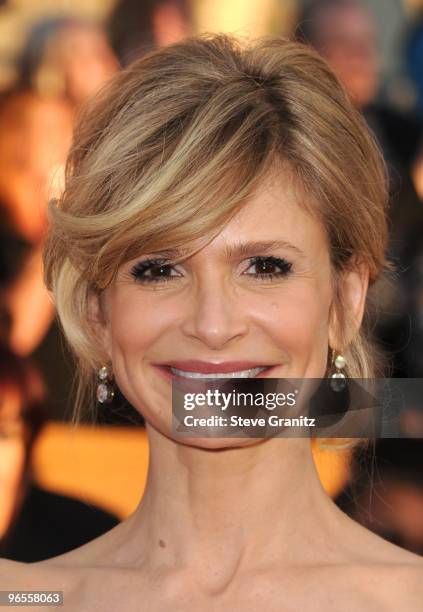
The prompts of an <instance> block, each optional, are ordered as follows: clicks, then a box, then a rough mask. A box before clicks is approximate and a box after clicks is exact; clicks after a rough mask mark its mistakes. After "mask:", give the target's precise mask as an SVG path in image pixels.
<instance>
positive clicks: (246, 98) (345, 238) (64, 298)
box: [45, 35, 387, 421]
mask: <svg viewBox="0 0 423 612" xmlns="http://www.w3.org/2000/svg"><path fill="white" fill-rule="evenodd" d="M278 161H280V162H281V163H282V165H284V166H285V167H288V168H289V169H290V171H291V176H293V177H295V182H296V183H298V185H300V187H301V190H302V192H303V193H304V194H305V197H304V199H303V200H302V201H304V202H305V205H306V206H307V207H308V209H309V210H310V212H312V213H313V214H314V215H315V216H316V217H318V218H319V219H320V221H321V222H322V223H323V225H324V227H325V228H326V231H327V235H328V240H329V244H330V253H331V261H332V267H333V270H334V273H335V275H336V276H337V277H338V278H340V276H339V274H338V273H342V271H344V270H346V269H347V268H348V267H349V266H351V265H354V263H356V262H357V261H360V262H363V263H364V264H365V265H366V266H367V267H368V269H369V273H370V282H371V283H373V282H374V281H375V279H376V278H377V277H378V275H379V273H380V272H381V270H382V269H383V267H384V265H385V264H386V261H385V247H386V241H387V223H386V206H387V186H386V184H387V181H386V172H385V168H384V164H383V161H382V158H381V155H380V152H379V150H378V147H377V146H376V144H375V142H374V140H373V138H372V137H371V135H370V133H369V131H368V129H367V128H366V126H365V124H364V122H363V119H362V118H361V116H360V115H359V113H358V112H357V111H356V110H355V109H354V107H353V105H352V103H351V102H350V100H349V97H348V95H347V94H346V93H345V91H344V89H343V88H342V86H341V85H340V84H339V82H338V81H337V79H336V77H335V76H334V74H333V73H332V71H331V70H330V69H329V67H328V66H327V64H326V63H325V62H324V60H323V59H321V58H320V56H319V55H317V53H315V52H314V51H312V50H310V49H309V48H307V47H306V46H304V45H301V44H299V43H296V42H291V41H288V40H285V39H282V38H262V39H259V40H258V41H254V42H250V43H248V42H243V41H240V40H237V39H235V38H234V37H232V36H227V35H206V36H201V37H196V38H192V39H189V40H186V41H184V42H181V43H178V44H175V45H172V46H170V47H168V48H165V49H162V50H159V51H157V52H155V53H152V54H150V55H147V56H145V57H144V58H142V59H141V60H138V61H136V62H135V63H133V64H132V65H130V66H129V67H128V68H127V69H126V70H124V71H123V72H121V73H120V74H118V75H117V76H116V77H115V78H113V79H112V80H111V81H110V83H109V84H108V85H107V86H106V88H105V89H104V90H103V91H102V92H101V94H100V95H99V96H98V97H97V99H96V100H95V101H94V102H93V103H92V104H91V105H90V106H89V107H88V108H87V109H86V110H85V112H84V113H83V115H82V116H81V118H80V121H79V123H78V126H77V128H76V131H75V139H74V144H73V147H72V150H71V152H70V155H69V159H68V164H67V176H66V188H65V191H64V193H63V196H62V198H61V199H60V201H58V202H56V203H55V204H53V205H51V207H50V221H51V225H50V234H49V238H48V242H47V247H46V251H45V275H46V283H47V286H48V287H49V288H50V289H51V290H52V291H53V294H54V298H55V302H56V306H57V310H58V314H59V317H60V320H61V323H62V326H63V329H64V333H65V335H66V337H67V339H68V341H69V343H70V345H71V347H72V349H73V351H74V353H75V355H76V358H77V360H78V370H79V374H80V381H79V393H78V401H77V406H76V409H75V411H74V419H75V420H76V421H77V420H78V419H79V417H80V408H81V403H82V402H83V390H84V389H89V388H90V387H89V383H90V381H91V383H92V381H93V374H94V372H95V370H96V369H97V368H99V367H100V366H101V365H103V364H104V363H105V361H107V357H106V355H104V352H103V348H102V346H100V343H99V341H98V338H97V336H96V333H95V330H94V327H93V324H92V321H90V318H89V315H88V313H89V300H90V296H92V295H96V294H97V295H101V292H102V291H103V290H104V289H105V288H106V287H107V286H108V285H110V283H111V282H112V281H113V278H114V276H115V274H116V272H117V270H118V268H119V266H120V265H121V264H122V263H124V262H126V261H129V260H130V259H132V258H135V257H137V256H138V255H139V254H141V253H142V252H145V253H146V252H148V253H151V252H154V251H159V250H160V251H161V250H165V249H169V248H175V247H186V245H187V244H193V243H194V242H195V241H197V242H198V241H200V242H201V241H204V239H205V237H206V235H207V236H210V234H211V233H212V234H213V233H215V234H216V233H217V232H218V231H219V230H220V229H221V228H222V227H223V226H224V225H225V224H226V223H227V222H228V220H229V219H230V218H231V217H232V216H233V215H234V214H235V213H236V212H237V211H238V210H239V209H240V207H241V206H242V205H243V204H244V203H245V201H246V198H247V197H248V196H249V194H251V192H252V190H253V189H254V187H255V185H257V183H258V181H260V180H261V179H262V178H263V177H264V176H265V174H266V173H268V172H269V170H270V169H271V168H273V169H274V168H275V167H278V166H279V167H281V164H279V165H278ZM281 215H283V212H281ZM335 293H336V296H335V297H336V302H337V306H338V308H337V312H338V319H339V323H340V327H341V328H342V329H344V330H346V328H347V327H348V312H347V309H346V308H345V307H344V306H343V304H342V300H343V294H342V286H341V284H340V283H336V284H335ZM344 355H345V357H346V360H347V364H348V374H349V375H350V376H354V377H362V378H365V377H371V376H372V375H374V362H373V359H372V351H371V349H370V344H369V341H368V338H367V336H366V331H365V330H364V329H361V330H360V332H359V333H358V334H357V335H356V336H355V337H354V339H353V340H352V341H351V342H350V344H349V346H348V347H347V348H346V350H345V351H344Z"/></svg>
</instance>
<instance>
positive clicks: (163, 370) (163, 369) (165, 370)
mask: <svg viewBox="0 0 423 612" xmlns="http://www.w3.org/2000/svg"><path fill="white" fill-rule="evenodd" d="M154 367H155V368H156V369H157V370H158V371H159V372H160V374H161V375H162V376H164V377H165V378H167V380H187V381H189V380H194V381H195V380H198V379H196V378H186V377H185V376H178V375H177V374H174V373H173V372H172V370H171V369H170V367H169V366H162V365H155V366H154ZM278 367H280V366H279V365H275V366H270V367H268V368H266V369H265V370H263V371H262V372H259V374H257V375H256V376H251V377H248V378H268V377H269V378H270V377H272V373H274V370H275V369H276V368H278ZM228 378H231V376H228ZM248 378H247V379H243V380H248ZM207 380H210V381H215V380H219V379H218V378H208V379H207ZM220 380H221V379H220Z"/></svg>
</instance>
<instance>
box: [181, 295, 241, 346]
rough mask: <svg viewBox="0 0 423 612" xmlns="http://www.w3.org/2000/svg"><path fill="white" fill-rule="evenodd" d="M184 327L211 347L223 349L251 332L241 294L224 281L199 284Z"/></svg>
mask: <svg viewBox="0 0 423 612" xmlns="http://www.w3.org/2000/svg"><path fill="white" fill-rule="evenodd" d="M182 330H183V332H184V334H186V335H187V336H189V337H191V338H195V339H197V340H199V341H200V342H201V343H203V344H204V345H206V346H207V348H209V349H211V350H219V349H223V348H224V347H226V345H227V344H228V343H230V342H231V341H233V340H235V339H236V338H241V337H243V336H245V334H246V333H247V331H248V322H247V317H246V316H245V314H243V309H242V301H241V297H240V296H238V295H236V294H235V292H234V290H231V288H229V287H226V289H225V287H224V286H223V283H214V284H213V285H211V284H209V285H208V286H207V287H205V286H202V287H199V288H198V289H197V292H196V295H195V296H193V299H192V301H191V308H190V309H189V315H188V316H187V317H186V319H185V320H184V322H183V325H182Z"/></svg>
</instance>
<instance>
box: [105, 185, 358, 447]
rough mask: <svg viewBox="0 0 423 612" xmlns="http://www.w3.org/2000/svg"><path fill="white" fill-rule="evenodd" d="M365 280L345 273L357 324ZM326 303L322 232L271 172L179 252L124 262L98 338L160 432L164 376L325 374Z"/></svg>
mask: <svg viewBox="0 0 423 612" xmlns="http://www.w3.org/2000/svg"><path fill="white" fill-rule="evenodd" d="M365 287H366V283H365V278H364V277H362V276H360V275H359V274H358V273H355V274H353V273H351V275H350V278H349V282H348V283H347V292H349V297H350V298H351V304H352V307H353V309H354V312H355V313H356V315H357V321H358V323H357V324H359V320H361V314H362V313H361V310H362V306H363V301H364V299H363V298H364V294H365ZM332 301H333V276H332V270H331V266H330V255H329V250H328V242H327V238H326V235H325V230H324V228H323V226H322V225H321V224H320V223H319V222H318V221H316V220H315V219H314V218H312V217H311V216H310V215H309V214H307V213H306V212H305V211H304V209H303V208H302V207H301V206H300V205H299V204H298V202H297V200H296V196H295V194H294V191H293V190H292V189H291V188H290V181H289V179H287V180H286V181H284V180H283V178H278V179H276V178H275V179H272V180H271V181H267V182H266V183H263V184H262V186H261V187H260V188H259V189H258V190H257V191H256V193H255V195H254V196H252V197H251V199H250V200H249V202H248V203H247V204H246V205H245V206H244V207H243V208H242V210H241V211H240V212H239V213H238V214H237V215H236V216H235V217H233V219H232V220H231V221H230V222H229V223H228V224H227V225H226V226H225V227H224V229H223V230H222V231H221V232H220V233H219V234H218V235H217V236H216V237H215V238H214V239H212V240H211V241H210V242H209V243H208V244H207V245H206V246H205V247H204V248H202V249H201V250H198V251H197V252H196V253H195V254H194V255H193V256H191V257H189V258H188V259H185V260H184V261H182V262H181V263H177V264H174V265H173V264H171V263H169V254H166V253H154V254H146V255H143V256H142V257H140V258H139V259H137V260H134V261H131V262H129V263H127V264H125V265H123V266H122V268H121V269H120V270H119V273H118V276H117V279H116V281H115V282H114V284H113V285H112V287H111V288H110V289H109V290H108V291H107V293H106V298H105V303H104V310H105V317H106V320H107V323H106V325H105V327H104V328H103V329H104V342H105V346H106V350H107V352H108V355H109V357H110V360H111V363H112V367H113V372H114V376H115V378H116V381H117V384H118V386H119V388H120V389H121V391H122V393H123V394H124V395H125V397H126V398H127V399H128V401H129V402H130V403H131V404H132V405H133V406H134V407H135V408H136V409H137V410H138V411H139V412H141V413H142V414H143V416H144V417H145V419H146V421H147V422H149V423H150V424H152V425H154V427H156V428H157V429H159V430H160V431H162V432H163V433H166V434H168V435H169V434H170V423H171V395H172V394H171V383H172V378H175V377H176V378H186V377H193V376H195V375H197V376H199V375H200V374H203V375H204V374H211V373H222V374H223V373H227V375H228V377H230V374H229V373H230V372H238V373H239V374H238V376H259V377H273V378H285V377H286V378H305V377H323V376H324V375H325V371H326V363H327V355H328V347H329V345H330V346H332V347H337V344H336V336H335V329H334V322H333V319H334V317H333V308H332ZM263 368H264V369H263ZM193 441H194V439H193ZM231 442H233V440H232V441H231ZM188 443H189V442H188ZM195 443H196V445H197V444H198V439H197V440H195ZM209 445H210V444H209Z"/></svg>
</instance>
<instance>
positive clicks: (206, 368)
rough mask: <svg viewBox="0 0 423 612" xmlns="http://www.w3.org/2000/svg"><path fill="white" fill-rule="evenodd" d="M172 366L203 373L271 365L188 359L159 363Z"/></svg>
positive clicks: (235, 370) (255, 362)
mask: <svg viewBox="0 0 423 612" xmlns="http://www.w3.org/2000/svg"><path fill="white" fill-rule="evenodd" d="M159 365H162V366H167V367H171V368H177V369H178V370H183V371H185V372H199V373H202V374H215V373H225V372H241V371H243V370H251V369H253V368H259V367H261V368H265V367H269V366H268V365H266V364H265V363H263V362H261V363H259V362H257V361H222V362H220V363H216V362H210V361H198V360H186V361H169V362H167V363H163V364H159Z"/></svg>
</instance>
